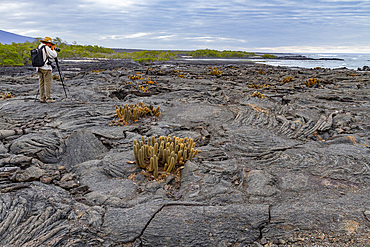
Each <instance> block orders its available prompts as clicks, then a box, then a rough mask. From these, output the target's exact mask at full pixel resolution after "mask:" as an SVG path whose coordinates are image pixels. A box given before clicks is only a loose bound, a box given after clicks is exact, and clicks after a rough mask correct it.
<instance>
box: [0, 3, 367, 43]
mask: <svg viewBox="0 0 370 247" xmlns="http://www.w3.org/2000/svg"><path fill="white" fill-rule="evenodd" d="M30 9H32V11H29V10H30ZM0 16H1V23H0V29H1V30H5V31H10V32H14V33H17V34H22V35H27V36H33V37H43V36H51V37H61V38H62V39H65V40H69V41H74V40H75V41H77V42H78V43H81V44H98V45H102V46H107V47H128V48H129V47H135V48H136V47H138V46H140V47H141V48H143V49H146V48H148V49H149V48H150V49H156V48H161V49H163V48H164V46H168V47H176V46H177V47H178V49H183V48H186V49H189V48H190V49H192V48H194V49H197V48H199V47H205V48H207V47H209V48H212V49H223V48H225V47H226V48H227V49H239V48H240V47H245V46H246V44H248V47H246V49H249V48H254V47H256V48H258V47H270V48H274V47H280V48H281V49H284V47H301V48H304V47H324V46H325V45H328V46H332V47H334V46H343V47H351V46H353V47H354V49H356V47H359V46H361V47H365V46H366V45H368V44H369V40H370V32H368V31H367V30H369V28H370V1H368V0H357V1H351V0H348V1H344V0H306V1H297V0H259V1H255V0H219V1H199V0H188V1H179V0H177V1H176V0H125V1H110V2H107V1H105V0H64V1H60V0H59V1H57V0H39V1H33V0H18V1H17V2H16V3H14V1H11V0H2V1H1V5H0ZM261 49H262V48H261ZM297 49H298V48H297Z"/></svg>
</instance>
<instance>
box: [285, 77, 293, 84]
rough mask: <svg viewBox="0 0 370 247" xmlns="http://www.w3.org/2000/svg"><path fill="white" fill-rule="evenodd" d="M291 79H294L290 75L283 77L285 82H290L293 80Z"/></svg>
mask: <svg viewBox="0 0 370 247" xmlns="http://www.w3.org/2000/svg"><path fill="white" fill-rule="evenodd" d="M291 81H293V78H292V77H290V76H288V77H284V78H283V83H288V82H291Z"/></svg>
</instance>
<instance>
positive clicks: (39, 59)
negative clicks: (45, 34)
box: [31, 45, 45, 67]
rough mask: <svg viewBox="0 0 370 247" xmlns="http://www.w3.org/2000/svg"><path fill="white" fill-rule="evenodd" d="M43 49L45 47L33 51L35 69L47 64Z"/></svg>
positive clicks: (32, 59)
mask: <svg viewBox="0 0 370 247" xmlns="http://www.w3.org/2000/svg"><path fill="white" fill-rule="evenodd" d="M43 49H45V45H44V46H42V47H41V48H38V47H37V48H35V49H32V50H31V61H32V66H33V67H42V66H44V64H45V61H44V56H43V51H42V50H43Z"/></svg>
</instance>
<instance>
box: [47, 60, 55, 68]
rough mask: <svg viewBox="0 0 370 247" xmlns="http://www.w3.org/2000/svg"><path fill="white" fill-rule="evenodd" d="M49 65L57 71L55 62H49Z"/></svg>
mask: <svg viewBox="0 0 370 247" xmlns="http://www.w3.org/2000/svg"><path fill="white" fill-rule="evenodd" d="M47 65H50V66H51V68H53V69H55V65H54V64H53V62H52V61H48V62H47Z"/></svg>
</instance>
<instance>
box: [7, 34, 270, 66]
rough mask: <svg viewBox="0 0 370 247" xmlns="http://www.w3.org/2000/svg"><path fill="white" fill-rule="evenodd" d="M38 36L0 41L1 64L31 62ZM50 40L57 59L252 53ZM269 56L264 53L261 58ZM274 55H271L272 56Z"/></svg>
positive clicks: (239, 55)
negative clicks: (130, 48)
mask: <svg viewBox="0 0 370 247" xmlns="http://www.w3.org/2000/svg"><path fill="white" fill-rule="evenodd" d="M40 40H41V38H38V39H36V41H34V42H25V43H12V44H10V45H4V44H1V43H0V66H23V65H30V64H31V60H30V51H31V50H32V49H34V48H35V47H37V46H38V45H39V43H40V42H39V41H40ZM53 41H54V42H55V43H56V46H57V47H59V48H60V49H61V51H60V52H59V53H58V57H59V58H73V59H79V58H108V59H132V60H134V61H137V62H140V63H152V62H154V61H161V60H174V59H177V58H179V57H180V56H191V57H194V58H248V57H252V56H255V55H256V54H255V53H251V52H245V51H218V50H211V49H202V50H195V51H146V50H143V51H137V52H116V51H114V50H113V49H110V48H104V47H101V46H97V45H78V44H76V43H75V42H74V44H67V42H65V41H63V40H62V39H61V38H58V37H57V38H55V39H53ZM268 56H270V55H268V54H265V55H263V57H268ZM271 56H273V55H271Z"/></svg>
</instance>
